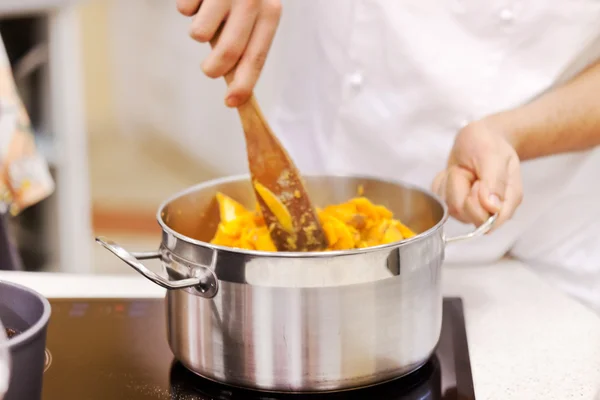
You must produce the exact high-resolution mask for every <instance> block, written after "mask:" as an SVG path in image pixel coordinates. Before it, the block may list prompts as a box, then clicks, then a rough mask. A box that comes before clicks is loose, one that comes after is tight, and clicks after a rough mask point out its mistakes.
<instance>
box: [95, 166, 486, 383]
mask: <svg viewBox="0 0 600 400" xmlns="http://www.w3.org/2000/svg"><path fill="white" fill-rule="evenodd" d="M305 179H306V183H307V187H308V191H309V193H311V197H312V200H313V201H314V202H315V204H316V205H320V206H324V205H327V204H332V203H338V202H343V201H347V200H348V199H349V198H351V197H354V196H356V191H357V187H358V185H362V186H363V187H364V191H365V195H366V196H367V197H369V198H370V199H371V200H372V201H374V202H376V203H379V204H383V205H385V206H386V207H388V208H389V209H390V210H392V211H393V212H394V214H395V216H397V217H398V218H400V219H401V220H402V221H403V222H404V223H406V224H407V225H408V226H410V227H411V228H412V229H413V230H415V231H416V232H417V233H418V235H417V236H415V237H413V238H411V239H408V240H404V241H402V242H398V243H393V244H388V245H382V246H377V247H372V248H367V249H360V250H351V251H335V252H322V253H275V252H273V253H271V252H259V251H247V250H241V249H233V248H227V247H221V246H215V245H212V244H210V243H209V240H210V239H211V238H212V236H213V234H214V232H215V229H216V227H217V224H218V222H219V214H218V206H217V203H216V200H215V194H216V193H217V191H220V192H223V193H225V194H227V195H229V196H231V197H233V198H234V199H236V200H238V201H240V202H241V203H242V204H244V205H245V206H247V207H254V201H255V200H254V193H253V191H252V187H251V184H250V181H249V179H248V177H247V176H241V177H232V178H226V179H219V180H215V181H210V182H206V183H203V184H200V185H197V186H194V187H191V188H189V189H187V190H185V191H183V192H181V193H178V194H176V195H175V196H174V197H172V198H170V199H169V200H167V201H166V202H165V203H163V205H162V206H161V207H160V209H159V211H158V215H157V219H158V223H159V224H160V226H161V227H162V230H163V235H162V243H161V245H160V248H159V250H158V251H157V252H152V253H129V252H127V251H126V250H124V249H123V248H122V247H120V246H119V245H118V244H116V243H114V242H111V241H109V240H106V239H102V238H98V239H97V241H98V242H99V243H100V244H101V245H103V246H104V247H106V248H107V249H108V250H110V251H111V252H113V253H114V254H115V255H117V256H118V257H119V258H121V259H122V260H123V261H125V262H126V263H127V264H129V265H130V266H131V267H133V268H134V269H136V270H137V271H139V272H140V273H141V274H143V275H144V276H145V277H147V278H148V279H150V280H151V281H153V282H155V283H156V284H158V285H160V286H163V287H165V288H167V289H169V290H168V291H167V297H166V301H167V314H168V315H167V319H168V340H169V344H170V346H171V349H172V351H173V354H174V355H175V357H176V358H177V359H178V360H179V361H181V362H182V363H183V364H184V365H185V366H186V367H187V368H189V369H190V370H192V371H194V372H195V373H197V374H199V375H202V376H204V377H206V378H209V379H213V380H216V381H219V382H223V383H227V384H231V385H235V386H243V387H250V388H255V389H261V390H271V391H285V392H288V391H293V392H310V391H334V390H344V389H349V388H356V387H360V386H366V385H371V384H375V383H379V382H383V381H386V380H389V379H393V378H396V377H399V376H402V375H404V374H407V373H409V372H411V371H413V370H415V369H416V368H418V367H419V366H421V365H423V364H424V363H425V362H426V361H427V360H428V359H429V357H430V355H431V354H432V352H433V351H434V348H435V346H436V344H437V342H438V339H439V335H440V329H441V321H442V291H441V282H440V278H441V265H442V262H443V259H444V247H445V245H446V244H447V243H449V242H452V241H456V240H462V239H468V238H471V237H474V236H479V235H482V234H484V233H486V232H487V231H489V229H490V228H491V226H492V224H493V223H494V221H495V218H496V216H493V217H491V218H490V219H489V220H488V221H487V222H486V223H485V224H484V225H482V226H481V227H479V228H478V229H477V230H475V231H473V232H472V233H470V234H468V235H465V236H461V237H455V238H446V237H445V236H444V233H443V226H444V223H445V221H446V219H447V218H448V212H447V209H446V207H445V205H444V204H443V203H442V202H441V201H440V200H439V199H438V198H437V197H436V196H434V195H433V194H431V193H429V192H427V191H424V190H421V189H417V188H415V187H411V186H407V185H403V184H399V183H394V182H389V181H383V180H379V179H374V178H369V177H356V176H313V177H311V176H307V177H305ZM150 258H160V259H161V260H162V263H163V266H164V272H165V274H164V275H157V274H155V273H153V272H152V271H150V270H148V269H147V268H146V267H145V266H144V265H143V264H142V263H141V262H140V260H143V259H150Z"/></svg>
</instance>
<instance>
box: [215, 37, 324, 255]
mask: <svg viewBox="0 0 600 400" xmlns="http://www.w3.org/2000/svg"><path fill="white" fill-rule="evenodd" d="M220 31H221V29H219V31H218V32H217V34H215V36H214V37H213V39H212V40H211V42H210V43H211V46H212V47H213V48H214V47H215V44H216V43H217V41H218V37H219V35H220ZM235 70H236V67H235V66H234V68H233V69H232V70H231V71H229V72H228V73H227V74H226V75H225V81H226V82H227V84H228V85H229V84H230V83H231V81H232V80H233V76H234V74H235ZM237 110H238V113H239V116H240V119H241V121H242V127H243V129H244V136H245V138H246V151H247V154H248V165H249V168H250V175H251V177H252V183H253V187H254V191H255V194H256V198H257V200H258V204H259V206H260V209H261V212H262V215H263V218H264V219H265V223H266V224H267V226H268V227H269V232H270V235H271V239H272V240H273V244H274V245H275V247H276V248H277V250H278V251H319V250H324V249H326V248H327V238H326V236H325V232H324V231H323V228H322V227H321V224H320V222H319V219H318V218H317V213H316V212H315V209H314V207H313V205H312V203H311V201H310V197H309V196H308V193H307V192H306V188H305V187H304V183H303V180H302V177H301V176H300V173H299V172H298V169H297V168H296V166H295V165H294V163H293V162H292V160H291V158H290V157H289V155H288V153H287V152H286V150H285V149H284V148H283V147H282V145H281V143H280V142H279V140H277V138H276V137H275V135H274V134H273V131H272V130H271V128H270V127H269V124H268V123H267V121H266V120H265V117H264V116H263V113H262V112H261V110H260V107H259V105H258V102H257V101H256V98H255V97H254V94H252V95H251V96H250V98H249V100H248V101H247V102H246V103H244V104H242V105H240V106H238V107H237Z"/></svg>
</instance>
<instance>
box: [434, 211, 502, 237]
mask: <svg viewBox="0 0 600 400" xmlns="http://www.w3.org/2000/svg"><path fill="white" fill-rule="evenodd" d="M496 219H498V214H494V215H492V216H491V217H489V218H488V219H487V221H485V222H484V223H483V224H481V225H480V226H479V228H477V229H475V230H474V231H472V232H469V233H467V234H465V235H460V236H454V237H449V238H444V241H445V242H446V244H448V243H453V242H460V241H462V240H467V239H473V238H475V237H479V236H483V235H485V234H486V233H488V232H489V231H490V230H491V229H492V227H493V226H494V223H495V222H496Z"/></svg>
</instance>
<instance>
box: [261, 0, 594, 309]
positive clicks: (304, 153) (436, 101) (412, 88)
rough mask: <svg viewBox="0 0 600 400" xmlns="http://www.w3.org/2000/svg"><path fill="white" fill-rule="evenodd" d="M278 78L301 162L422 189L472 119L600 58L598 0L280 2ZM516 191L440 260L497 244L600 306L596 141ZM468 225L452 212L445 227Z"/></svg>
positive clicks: (285, 126)
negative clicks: (482, 233)
mask: <svg viewBox="0 0 600 400" xmlns="http://www.w3.org/2000/svg"><path fill="white" fill-rule="evenodd" d="M281 29H282V30H285V31H286V33H287V35H286V46H285V47H286V51H287V53H286V55H285V59H286V62H287V63H286V65H285V67H286V75H287V77H288V79H287V81H286V83H285V86H284V90H283V94H282V96H281V100H280V102H279V105H278V107H277V108H276V109H275V110H274V111H273V113H272V114H271V115H270V119H271V121H272V123H273V125H274V128H275V129H274V130H275V132H277V133H278V135H279V136H280V137H281V139H282V141H283V143H284V144H285V146H286V147H287V148H288V149H289V151H290V153H291V156H292V158H293V159H294V160H295V161H296V163H297V164H298V165H299V167H300V168H301V170H302V171H304V172H343V173H357V174H369V175H375V176H380V177H382V178H391V179H396V180H400V181H404V182H407V183H411V184H415V185H418V186H421V187H423V188H426V189H429V188H430V185H431V182H432V180H433V178H434V176H435V174H436V173H437V172H439V171H440V170H442V169H443V168H444V167H445V164H446V160H447V157H448V154H449V151H450V149H451V146H452V144H453V141H454V137H455V135H456V133H457V132H458V131H459V130H460V128H461V127H463V126H464V125H465V124H467V123H468V122H469V121H471V120H474V119H478V118H481V117H484V116H486V115H489V114H492V113H495V112H498V111H501V110H505V109H508V108H512V107H516V106H519V105H521V104H523V103H526V102H528V101H530V100H531V99H533V98H535V97H536V96H539V95H540V94H542V93H543V92H544V91H546V90H549V89H551V88H552V87H553V86H555V85H557V84H560V83H561V82H564V81H565V80H568V79H570V78H571V77H572V76H574V75H575V74H577V73H578V72H580V71H581V69H583V68H584V67H585V66H587V65H589V64H590V63H591V62H594V61H595V60H597V59H598V58H599V56H600V1H598V0H529V1H510V0H493V1H481V0H449V1H442V0H437V1H436V0H404V1H398V0H311V1H302V2H287V3H286V4H285V5H284V17H283V21H282V23H281ZM522 172H523V180H524V191H525V197H524V201H523V203H522V205H521V207H520V208H519V210H518V212H517V213H516V215H515V216H514V218H513V219H512V220H511V221H510V222H508V223H506V224H505V225H504V226H503V227H501V228H500V229H498V230H497V231H495V232H494V233H493V234H491V235H488V236H486V237H483V238H480V239H476V240H472V241H469V242H463V243H460V244H456V245H454V244H453V245H451V246H449V247H448V248H447V250H446V259H447V261H448V262H449V263H467V262H469V263H486V262H492V261H494V260H497V259H499V258H501V257H503V256H504V255H506V254H507V253H510V254H512V255H514V256H516V257H518V258H521V259H523V260H525V261H526V262H527V263H528V264H529V265H531V266H532V268H533V269H534V270H536V271H537V272H539V273H540V274H541V275H542V276H544V277H546V278H547V279H548V280H550V281H551V282H553V283H555V284H556V285H558V286H559V287H560V288H562V289H563V290H565V291H567V292H568V293H570V294H572V295H573V296H575V297H577V298H578V299H579V300H581V301H582V302H584V303H586V304H588V305H591V306H593V307H596V308H597V309H598V310H600V235H599V232H600V231H599V229H598V223H599V222H600V185H599V184H598V183H599V181H598V175H599V174H600V152H598V151H588V152H584V153H578V154H568V155H562V156H554V157H548V158H545V159H541V160H536V161H533V162H527V163H524V164H523V167H522ZM470 229H472V227H471V226H466V225H463V224H460V223H458V222H457V221H454V220H450V221H449V223H448V225H447V229H446V232H447V234H448V235H452V234H457V233H464V232H466V231H467V230H470Z"/></svg>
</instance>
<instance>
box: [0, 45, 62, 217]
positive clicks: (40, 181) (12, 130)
mask: <svg viewBox="0 0 600 400" xmlns="http://www.w3.org/2000/svg"><path fill="white" fill-rule="evenodd" d="M53 190H54V181H53V179H52V177H51V175H50V171H49V169H48V164H47V163H46V160H45V159H44V158H43V157H42V156H41V155H40V154H39V152H38V151H37V149H36V146H35V139H34V136H33V134H32V132H31V124H30V121H29V116H28V115H27V111H26V110H25V108H24V106H23V104H22V102H21V99H20V98H19V94H18V93H17V88H16V86H15V83H14V79H13V75H12V72H11V68H10V63H9V60H8V57H7V55H6V50H5V48H4V43H3V41H2V38H0V213H6V212H10V213H11V214H13V215H16V214H18V213H19V212H20V211H21V210H23V209H24V208H26V207H29V206H31V205H33V204H35V203H37V202H39V201H41V200H43V199H44V198H46V197H47V196H49V195H50V194H51V193H52V191H53Z"/></svg>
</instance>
